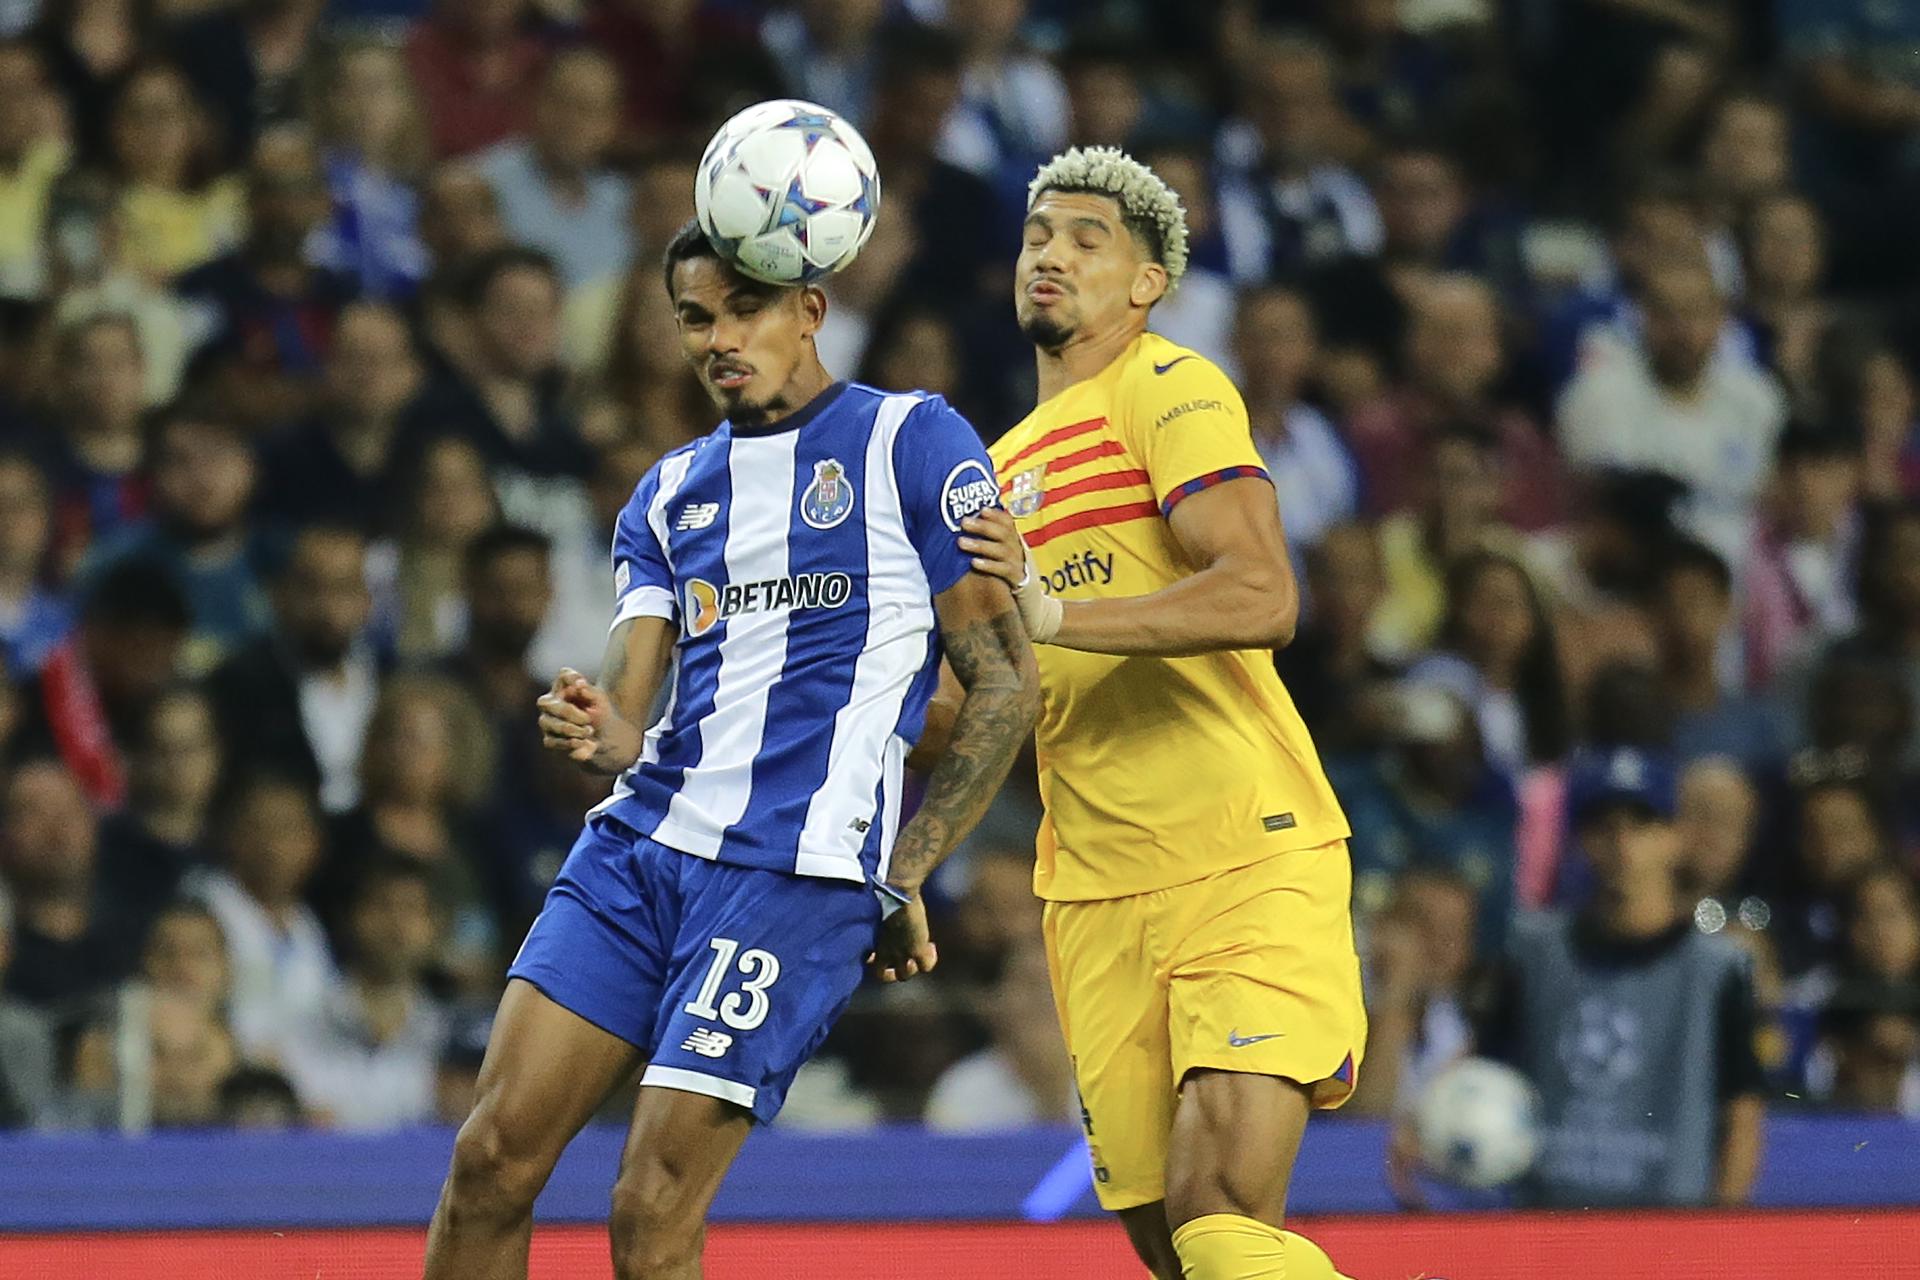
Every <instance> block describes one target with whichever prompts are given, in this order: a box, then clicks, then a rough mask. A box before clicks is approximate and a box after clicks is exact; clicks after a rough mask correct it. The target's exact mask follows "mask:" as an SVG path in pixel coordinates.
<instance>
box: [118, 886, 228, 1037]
mask: <svg viewBox="0 0 1920 1280" xmlns="http://www.w3.org/2000/svg"><path fill="white" fill-rule="evenodd" d="M140 979H141V981H143V982H145V983H146V984H147V985H148V986H149V987H150V988H152V989H153V990H154V991H156V992H171V993H172V994H174V995H179V996H185V997H186V998H188V999H190V1000H197V1001H199V1002H200V1003H202V1004H204V1005H206V1006H207V1008H209V1009H212V1010H213V1011H214V1012H216V1013H218V1014H219V1015H220V1016H222V1017H225V1016H226V1011H227V1005H228V1002H229V1001H230V1000H231V999H232V997H233V965H232V962H231V961H230V960H229V959H228V957H227V935H226V933H225V931H223V930H222V929H221V927H220V918H219V917H218V916H217V915H215V914H214V913H213V909H212V908H211V907H209V906H207V904H206V903H204V902H202V901H200V900H199V899H197V898H175V899H172V900H170V901H168V902H167V904H166V905H165V906H163V907H161V908H160V911H159V914H157V915H155V916H154V918H153V923H152V924H151V925H150V926H148V928H147V938H146V945H145V946H144V947H142V948H141V952H140Z"/></svg>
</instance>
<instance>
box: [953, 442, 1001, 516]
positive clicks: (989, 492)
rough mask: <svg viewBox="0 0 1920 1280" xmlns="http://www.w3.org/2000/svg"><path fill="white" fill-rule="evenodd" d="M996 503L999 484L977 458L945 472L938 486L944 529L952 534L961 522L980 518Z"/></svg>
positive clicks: (969, 459) (998, 496)
mask: <svg viewBox="0 0 1920 1280" xmlns="http://www.w3.org/2000/svg"><path fill="white" fill-rule="evenodd" d="M998 501H1000V485H999V483H998V482H997V481H996V480H995V479H994V478H993V474H992V473H991V472H989V471H988V470H987V467H986V464H985V463H983V462H981V461H979V460H978V459H976V458H968V459H967V460H966V461H965V462H962V463H961V464H960V465H959V466H957V467H955V468H954V469H953V470H951V471H949V472H947V478H946V480H945V481H944V482H943V483H942V484H941V486H940V515H941V517H942V518H943V519H945V520H946V522H947V528H949V529H951V530H953V531H954V532H955V533H958V532H960V522H961V521H963V520H965V519H966V518H967V517H968V516H977V515H979V514H980V513H981V512H982V511H985V510H986V509H987V508H988V507H991V506H992V505H993V504H994V503H996V502H998Z"/></svg>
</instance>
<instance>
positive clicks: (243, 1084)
mask: <svg viewBox="0 0 1920 1280" xmlns="http://www.w3.org/2000/svg"><path fill="white" fill-rule="evenodd" d="M220 1123H221V1124H223V1125H225V1126H227V1127H228V1128H231V1129H247V1130H252V1131H253V1132H256V1133H259V1132H284V1131H286V1130H288V1129H299V1128H303V1127H305V1125H306V1123H307V1116H306V1111H305V1110H304V1109H303V1108H302V1107H301V1105H300V1098H299V1095H298V1094H296V1093H294V1091H293V1083H292V1082H291V1081H289V1080H288V1079H287V1078H286V1076H285V1075H283V1074H281V1073H280V1072H278V1071H275V1070H274V1069H273V1068H272V1067H262V1066H258V1065H253V1064H242V1065H241V1066H239V1067H236V1068H234V1070H233V1072H232V1073H231V1074H229V1075H228V1076H227V1078H226V1079H225V1080H224V1081H222V1082H221V1084H220Z"/></svg>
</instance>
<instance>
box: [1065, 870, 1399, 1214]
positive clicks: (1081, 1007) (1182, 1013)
mask: <svg viewBox="0 0 1920 1280" xmlns="http://www.w3.org/2000/svg"><path fill="white" fill-rule="evenodd" d="M1352 884H1353V871H1352V867H1351V864H1350V863H1349V861H1348V858H1347V846H1346V842H1345V841H1344V840H1342V841H1336V842H1334V843H1333V844H1329V845H1323V846H1321V847H1320V848H1317V849H1302V850H1298V851H1296V852H1291V853H1281V854H1275V855H1274V856H1272V857H1269V858H1265V859H1262V860H1261V861H1259V862H1256V863H1253V864H1252V865H1250V866H1245V867H1238V868H1235V869H1234V870H1231V871H1222V872H1218V873H1216V874H1214V875H1210V876H1207V877H1205V878H1204V879H1201V880H1196V881H1193V882H1192V883H1190V884H1183V885H1176V886H1174V887H1173V888H1171V889H1161V890H1158V891H1156V892H1153V893H1142V894H1136V895H1134V896H1132V897H1126V898H1109V899H1104V900H1100V901H1094V902H1049V903H1048V904H1047V908H1046V928H1045V934H1046V944H1047V965H1048V969H1049V971H1050V972H1051V973H1052V975H1053V999H1054V1004H1055V1005H1056V1006H1057V1007H1058V1008H1059V1011H1060V1025H1061V1027H1062V1029H1064V1030H1065V1032H1066V1037H1067V1050H1068V1052H1069V1053H1071V1054H1072V1055H1073V1064H1074V1067H1073V1069H1074V1078H1075V1081H1076V1082H1077V1083H1078V1085H1079V1088H1080V1105H1081V1114H1082V1118H1083V1120H1084V1121H1085V1124H1086V1128H1087V1141H1088V1143H1089V1145H1090V1146H1091V1147H1092V1152H1093V1171H1094V1189H1095V1191H1097V1192H1098V1193H1099V1197H1100V1203H1101V1204H1102V1205H1103V1206H1105V1207H1106V1208H1108V1209H1126V1208H1131V1207H1133V1206H1134V1205H1141V1204H1148V1203H1151V1202H1152V1201H1155V1200H1160V1199H1163V1198H1164V1196H1165V1192H1166V1165H1167V1137H1168V1134H1169V1132H1170V1131H1171V1129H1172V1127H1173V1109H1174V1103H1175V1101H1176V1099H1177V1097H1178V1093H1179V1087H1180V1082H1181V1081H1182V1080H1184V1079H1185V1078H1186V1075H1187V1073H1188V1072H1189V1071H1192V1070H1194V1069H1195V1068H1199V1067H1206V1068H1213V1069H1216V1070H1221V1071H1245V1072H1250V1073H1253V1074H1256V1075H1271V1076H1281V1077H1284V1078H1285V1079H1288V1080H1293V1081H1296V1082H1297V1083H1299V1084H1302V1085H1305V1086H1306V1087H1307V1088H1308V1090H1309V1091H1310V1093H1311V1095H1312V1099H1313V1104H1314V1105H1315V1106H1316V1107H1337V1106H1339V1105H1340V1104H1341V1103H1342V1102H1345V1101H1346V1100H1347V1097H1348V1095H1349V1094H1351V1093H1352V1092H1353V1084H1354V1079H1355V1075H1356V1073H1357V1072H1358V1071H1359V1068H1360V1058H1361V1055H1362V1053H1363V1052H1364V1049H1365V1044H1366V1036H1367V1016H1366V1011H1365V1008H1364V1007H1363V1005H1362V1003H1361V996H1360V962H1359V959H1358V957H1357V956H1355V954H1354V950H1353V921H1352V916H1351V911H1350V901H1349V900H1350V898H1351V895H1352Z"/></svg>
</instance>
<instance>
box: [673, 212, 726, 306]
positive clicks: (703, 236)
mask: <svg viewBox="0 0 1920 1280" xmlns="http://www.w3.org/2000/svg"><path fill="white" fill-rule="evenodd" d="M701 258H712V259H713V260H714V261H715V262H724V261H725V259H723V258H722V257H721V256H720V251H719V250H718V249H716V248H714V247H713V241H711V240H709V239H707V233H706V232H704V231H702V230H701V229H700V220H699V219H698V218H688V219H687V220H686V221H685V222H683V223H681V224H680V229H679V230H678V231H676V232H674V233H673V239H671V240H669V241H667V248H666V252H664V253H662V254H661V255H660V278H661V279H662V280H664V281H665V282H666V285H667V296H668V297H669V298H671V297H672V296H673V271H674V268H675V267H678V266H679V265H680V264H681V263H683V262H694V261H697V260H698V259H701Z"/></svg>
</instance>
